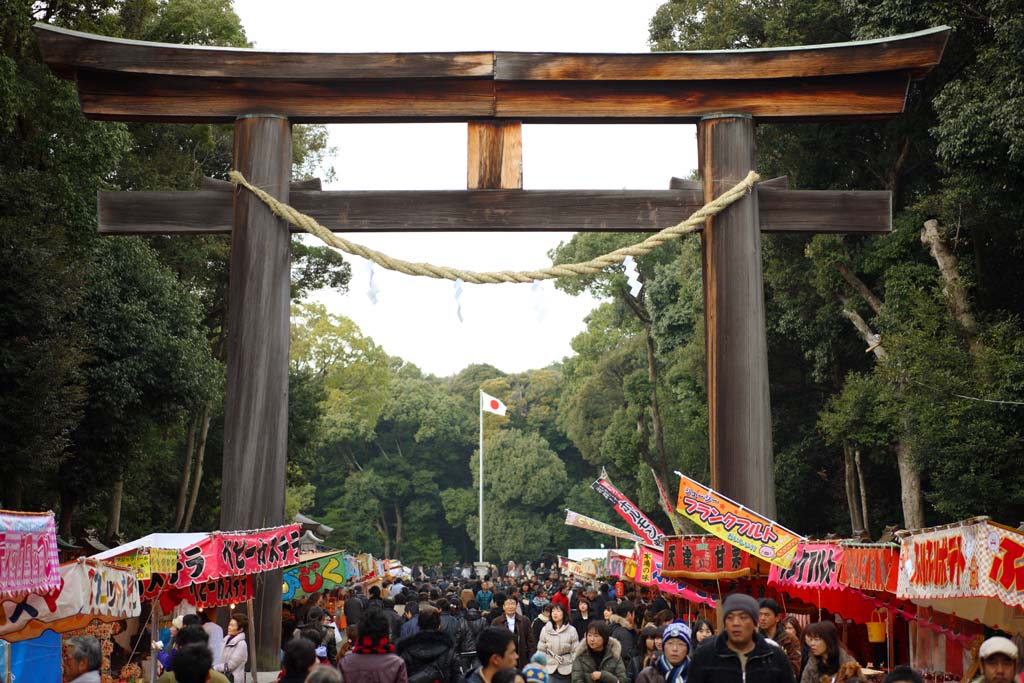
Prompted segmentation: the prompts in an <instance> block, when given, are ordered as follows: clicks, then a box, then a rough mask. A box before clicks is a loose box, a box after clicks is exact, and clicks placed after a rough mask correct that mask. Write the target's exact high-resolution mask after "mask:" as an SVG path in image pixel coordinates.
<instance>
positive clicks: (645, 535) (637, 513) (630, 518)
mask: <svg viewBox="0 0 1024 683" xmlns="http://www.w3.org/2000/svg"><path fill="white" fill-rule="evenodd" d="M590 486H591V488H593V489H594V490H595V491H597V492H598V493H600V494H601V496H602V497H603V498H604V499H605V500H607V501H608V502H609V503H611V504H612V507H614V508H615V511H616V512H617V513H619V516H620V517H622V519H624V520H625V521H626V523H627V524H629V526H630V528H632V529H633V531H634V533H636V535H637V536H639V537H640V538H641V539H643V542H644V543H648V544H650V545H652V546H654V547H655V548H660V547H661V544H662V543H663V542H664V540H665V534H664V532H662V530H661V529H659V528H658V526H657V525H656V524H655V523H654V522H652V521H651V520H650V519H649V518H648V517H647V515H645V514H644V513H643V512H642V511H641V510H640V508H638V507H637V506H636V505H633V501H631V500H630V499H629V498H626V496H625V495H624V494H623V493H622V492H621V491H619V490H618V489H617V488H615V486H613V485H612V483H611V481H609V479H608V474H607V473H605V472H603V471H602V472H601V478H600V479H598V480H597V481H595V482H594V483H593V484H591V485H590Z"/></svg>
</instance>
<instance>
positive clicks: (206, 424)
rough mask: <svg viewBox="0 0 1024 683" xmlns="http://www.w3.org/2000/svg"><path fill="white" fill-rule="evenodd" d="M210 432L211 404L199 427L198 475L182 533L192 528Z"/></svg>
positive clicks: (194, 479)
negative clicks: (207, 436)
mask: <svg viewBox="0 0 1024 683" xmlns="http://www.w3.org/2000/svg"><path fill="white" fill-rule="evenodd" d="M209 432H210V404H209V402H207V403H206V404H205V405H204V406H203V416H202V418H201V422H200V425H199V447H198V448H197V449H196V473H195V476H193V477H192V495H191V496H189V499H188V511H187V512H186V513H185V523H184V524H183V525H182V527H181V530H182V531H188V529H189V527H190V526H192V513H193V512H195V510H196V500H198V499H199V484H200V483H201V482H202V481H203V457H204V456H205V455H206V435H207V434H208V433H209Z"/></svg>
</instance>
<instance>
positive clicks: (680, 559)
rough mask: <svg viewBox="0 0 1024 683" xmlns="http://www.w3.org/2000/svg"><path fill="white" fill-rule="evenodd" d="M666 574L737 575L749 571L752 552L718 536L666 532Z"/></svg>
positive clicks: (728, 577) (687, 575)
mask: <svg viewBox="0 0 1024 683" xmlns="http://www.w3.org/2000/svg"><path fill="white" fill-rule="evenodd" d="M664 556H665V571H664V574H665V576H672V577H681V578H684V579H736V578H739V577H742V576H747V575H749V574H750V555H748V554H747V553H745V552H743V551H742V550H740V549H739V548H737V547H736V546H734V545H731V544H729V543H726V542H725V541H723V540H722V539H720V538H716V537H715V536H667V537H666V538H665V548H664Z"/></svg>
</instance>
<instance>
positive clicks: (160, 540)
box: [92, 531, 210, 560]
mask: <svg viewBox="0 0 1024 683" xmlns="http://www.w3.org/2000/svg"><path fill="white" fill-rule="evenodd" d="M209 535H210V534H209V533H208V532H198V531H197V532H192V533H186V534H161V533H157V534H148V535H146V536H143V537H142V538H137V539H135V540H134V541H129V542H128V543H124V544H122V545H119V546H117V547H116V548H111V549H110V550H105V551H103V552H101V553H97V554H95V555H93V556H92V557H93V559H96V560H109V559H110V558H112V557H120V556H121V555H127V554H128V553H130V552H132V551H133V550H138V549H140V548H163V549H165V550H183V549H184V548H187V547H189V546H190V545H195V544H196V543H199V541H201V540H203V539H204V538H206V537H207V536H209Z"/></svg>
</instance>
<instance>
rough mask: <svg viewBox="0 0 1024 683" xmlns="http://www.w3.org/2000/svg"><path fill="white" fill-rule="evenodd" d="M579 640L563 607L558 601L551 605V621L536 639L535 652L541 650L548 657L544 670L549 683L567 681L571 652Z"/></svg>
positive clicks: (570, 667) (569, 671)
mask: <svg viewBox="0 0 1024 683" xmlns="http://www.w3.org/2000/svg"><path fill="white" fill-rule="evenodd" d="M579 642H580V637H579V634H578V633H576V629H575V628H574V627H573V626H572V624H570V623H569V615H568V614H566V612H565V607H564V606H563V605H562V604H561V603H558V602H556V603H555V604H553V605H551V621H549V622H548V623H546V624H544V628H543V629H541V632H540V638H539V639H538V641H537V652H543V653H544V655H545V656H546V657H547V658H548V663H547V664H545V665H544V670H545V671H547V672H548V680H549V681H551V683H569V678H570V676H571V675H572V660H573V652H574V651H575V650H576V646H577V645H578V644H579Z"/></svg>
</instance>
